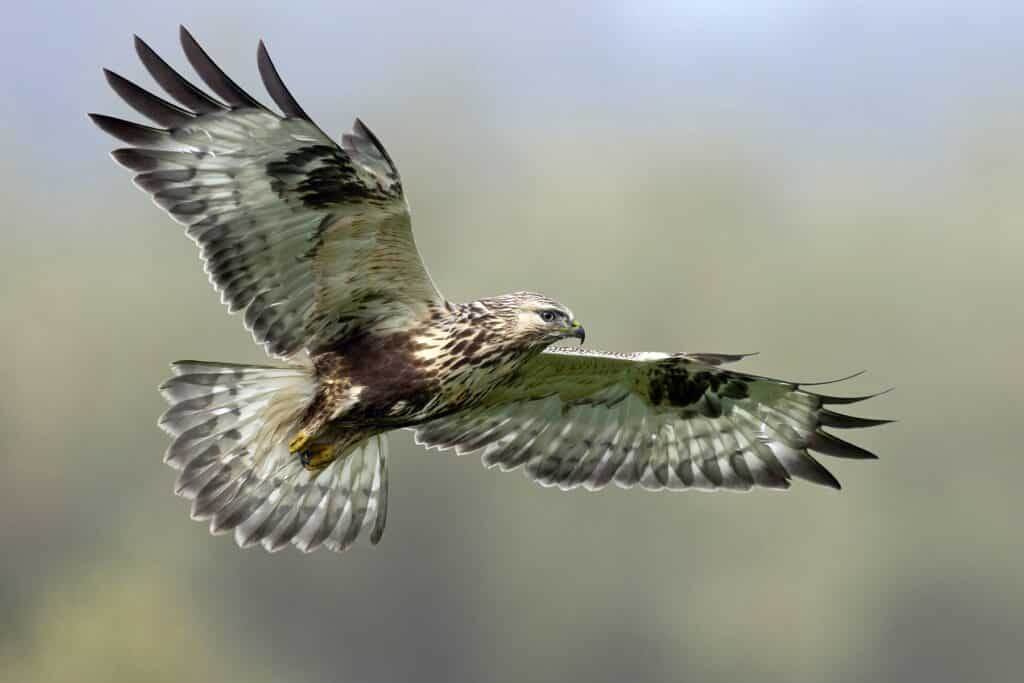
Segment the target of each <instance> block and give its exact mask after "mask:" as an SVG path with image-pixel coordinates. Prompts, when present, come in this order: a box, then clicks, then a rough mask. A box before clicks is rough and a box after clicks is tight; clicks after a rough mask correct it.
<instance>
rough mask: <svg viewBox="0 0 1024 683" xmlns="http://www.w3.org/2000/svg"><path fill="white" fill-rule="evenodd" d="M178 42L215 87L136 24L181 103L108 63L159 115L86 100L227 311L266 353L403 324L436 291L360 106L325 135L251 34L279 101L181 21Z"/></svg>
mask: <svg viewBox="0 0 1024 683" xmlns="http://www.w3.org/2000/svg"><path fill="white" fill-rule="evenodd" d="M181 42H182V46H183V48H184V50H185V54H186V56H187V57H188V59H189V61H190V62H191V64H192V66H193V67H194V68H195V70H196V72H197V73H198V74H199V75H200V76H201V77H202V79H203V80H204V81H205V82H206V84H207V85H208V86H210V89H211V90H213V91H214V92H215V93H216V94H217V95H218V96H220V97H221V98H223V100H224V101H223V102H221V101H218V100H216V99H214V98H213V97H211V96H210V95H208V94H206V93H205V92H203V91H202V90H200V89H199V88H197V87H196V86H195V85H193V84H192V83H190V82H189V81H187V80H186V79H185V78H183V77H182V76H181V75H180V74H178V73H177V72H176V71H175V70H174V69H172V68H171V67H170V66H169V65H168V64H167V63H166V62H164V61H163V59H161V58H160V57H159V56H158V55H157V54H156V53H155V52H154V51H153V50H152V49H151V48H150V47H149V46H148V45H146V44H145V43H144V42H142V40H140V39H138V38H136V41H135V47H136V51H137V52H138V54H139V57H140V59H141V60H142V63H143V65H144V66H145V67H146V69H147V70H148V71H149V73H150V74H151V75H152V76H153V78H154V80H156V81H157V83H159V84H160V85H161V86H162V87H163V89H164V90H166V91H167V93H168V94H169V95H170V96H171V97H173V98H174V99H175V100H177V101H178V102H179V103H180V104H181V105H182V106H178V105H176V104H172V103H170V102H167V101H165V100H163V99H161V98H159V97H157V96H156V95H154V94H152V93H150V92H147V91H146V90H144V89H143V88H141V87H139V86H137V85H135V84H134V83H132V82H131V81H128V80H127V79H125V78H122V77H121V76H118V75H117V74H115V73H113V72H111V71H107V72H106V74H107V80H108V81H109V83H110V85H111V87H112V88H113V89H114V91H115V92H117V94H119V95H120V96H121V97H122V98H123V99H124V100H125V101H126V102H127V103H128V104H129V105H131V106H132V107H133V108H134V109H136V110H137V111H138V112H139V113H141V114H142V115H144V116H146V117H147V118H149V119H151V120H152V121H154V122H155V123H156V124H158V126H160V127H150V126H144V125H140V124H137V123H132V122H129V121H123V120H121V119H117V118H114V117H111V116H103V115H99V114H92V115H91V117H92V119H93V121H94V122H95V123H96V124H97V125H98V126H99V127H100V128H102V129H103V130H104V131H106V132H107V133H110V134H111V135H113V136H114V137H116V138H118V139H119V140H122V141H123V142H126V143H128V145H129V147H126V148H123V149H118V150H115V151H114V152H113V156H114V159H115V160H117V161H118V162H119V163H120V164H122V165H123V166H127V167H128V168H130V169H132V170H133V171H136V172H137V175H136V176H135V184H136V185H138V186H139V187H140V188H142V189H143V190H145V191H146V192H148V193H150V194H151V195H152V197H153V200H154V201H155V202H156V203H157V204H158V205H159V206H161V207H162V208H164V209H165V210H166V211H167V212H168V213H169V214H170V215H171V216H172V217H173V218H174V219H175V220H177V221H178V222H180V223H183V224H184V225H186V226H188V227H187V232H188V235H189V236H190V237H191V238H192V239H193V240H195V242H196V243H197V244H198V245H199V248H200V255H201V256H202V258H203V260H204V262H205V265H206V271H207V273H208V274H209V276H210V281H211V282H212V283H213V285H214V287H215V288H216V289H217V291H219V292H220V294H221V298H222V300H223V301H224V303H225V304H227V305H228V309H229V310H230V311H244V316H245V318H244V319H245V324H246V327H248V328H249V329H250V330H251V331H252V334H253V337H254V338H255V339H256V341H257V342H259V343H262V344H264V345H265V347H266V349H267V351H268V352H270V353H271V354H273V355H276V356H281V357H287V356H291V355H292V354H294V353H296V352H297V351H300V350H302V349H303V348H307V349H316V348H319V347H322V346H326V345H328V344H330V343H331V342H334V341H338V340H340V339H342V338H345V337H346V336H348V335H351V334H354V333H356V332H358V331H360V330H361V329H365V328H372V327H375V326H376V327H384V326H388V325H391V326H399V327H400V326H403V325H405V324H407V322H408V319H409V318H415V317H417V316H418V315H420V314H421V313H422V311H423V309H424V308H425V307H427V306H429V305H431V304H435V303H438V302H440V301H442V298H441V295H440V294H439V293H438V291H437V289H436V288H435V287H434V284H433V282H432V281H431V279H430V276H429V275H428V274H427V270H426V268H425V267H424V265H423V262H422V260H421V259H420V255H419V252H418V251H417V249H416V244H415V241H414V240H413V234H412V226H411V221H410V217H409V210H408V207H407V205H406V202H405V198H404V196H403V193H402V183H401V180H400V179H399V176H398V170H397V169H396V168H395V165H394V163H393V162H392V161H391V157H390V156H388V153H387V152H386V151H385V150H384V147H383V146H382V145H381V143H380V141H379V140H378V139H377V138H376V136H375V135H374V134H373V133H372V132H370V130H369V129H368V128H367V127H366V126H365V125H363V123H362V122H361V121H359V120H358V119H357V120H356V122H355V125H354V126H353V129H352V132H351V133H348V134H346V135H344V136H343V137H342V141H341V145H338V144H336V143H335V142H334V141H332V140H331V139H330V138H329V137H328V136H327V135H325V134H324V133H323V132H322V131H321V130H320V128H318V127H317V126H316V124H314V123H313V122H312V120H311V119H310V118H309V116H308V115H307V114H306V113H305V111H303V110H302V108H301V107H300V106H299V104H298V103H297V102H296V101H295V99H294V98H293V97H292V95H291V93H290V92H289V91H288V89H287V88H286V87H285V85H284V83H283V82H282V81H281V78H280V76H279V75H278V73H277V70H276V69H275V68H274V65H273V63H272V62H271V61H270V56H269V55H268V53H267V51H266V48H265V47H264V46H263V43H260V46H259V50H258V53H257V58H258V66H259V70H260V75H261V76H262V77H263V82H264V84H265V86H266V88H267V91H268V92H269V93H270V95H271V97H272V98H273V99H274V101H275V102H276V103H277V105H278V106H279V107H280V108H281V110H282V112H283V113H284V115H283V116H281V115H278V114H276V113H274V112H272V111H271V110H269V109H268V108H266V107H264V106H263V105H262V104H260V103H259V102H258V101H257V100H256V99H254V98H253V97H252V96H251V95H249V94H248V93H246V92H245V91H244V90H242V89H241V88H240V87H239V86H238V85H237V84H236V83H235V82H234V81H232V80H231V79H230V78H229V77H228V76H227V75H226V74H225V73H224V72H223V71H221V69H220V68H219V67H218V66H217V65H216V64H214V62H213V61H212V60H211V59H210V57H209V56H208V55H207V54H206V52H204V51H203V49H202V48H201V47H200V46H199V44H198V43H196V41H195V40H194V39H193V38H192V36H191V35H190V34H189V33H188V31H186V30H185V29H184V28H182V31H181Z"/></svg>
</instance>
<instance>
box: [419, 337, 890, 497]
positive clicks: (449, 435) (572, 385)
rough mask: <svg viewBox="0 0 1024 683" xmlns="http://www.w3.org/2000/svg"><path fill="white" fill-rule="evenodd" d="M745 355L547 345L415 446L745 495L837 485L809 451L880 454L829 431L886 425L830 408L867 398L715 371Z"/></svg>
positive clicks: (547, 473)
mask: <svg viewBox="0 0 1024 683" xmlns="http://www.w3.org/2000/svg"><path fill="white" fill-rule="evenodd" d="M739 358H742V356H729V355H722V354H674V355H669V354H663V353H637V354H612V353H601V352H594V351H583V350H576V349H550V350H548V351H547V352H545V353H542V354H540V355H538V356H537V357H536V358H535V359H534V360H532V361H530V362H529V363H528V364H527V365H526V366H524V368H523V369H522V370H521V371H520V372H519V373H518V374H517V375H515V377H514V378H513V379H512V381H511V382H509V383H508V384H506V385H504V386H501V387H499V388H498V389H496V390H495V391H494V392H493V393H492V394H491V395H490V396H489V397H488V399H487V401H486V403H485V405H483V406H482V407H480V408H478V409H475V410H472V411H467V412H465V413H459V414H456V415H453V416H451V417H446V418H443V419H440V420H436V421H433V422H428V423H426V424H424V425H422V426H420V427H418V428H417V430H416V440H417V442H418V443H420V444H423V445H426V446H428V447H436V448H439V449H448V448H454V449H456V452H457V453H460V454H461V453H466V452H471V451H476V450H479V449H483V461H484V464H485V465H487V466H488V467H495V466H497V467H500V468H501V469H502V470H506V471H507V470H512V469H516V468H517V467H520V466H525V468H526V474H527V476H529V477H530V478H532V479H535V480H536V481H538V482H539V483H541V484H543V485H545V486H559V487H561V488H562V489H571V488H574V487H577V486H580V485H583V486H585V487H587V488H588V489H600V488H602V487H604V486H605V485H606V484H608V483H609V482H612V481H614V482H615V483H616V484H618V485H620V486H622V487H624V488H628V487H631V486H633V485H634V484H637V483H639V484H640V485H641V486H642V487H644V488H646V489H651V490H659V489H666V488H667V489H671V490H679V489H688V488H697V489H706V490H715V489H732V490H744V491H745V490H748V489H750V488H752V487H754V486H764V487H769V488H788V487H789V483H790V479H791V478H793V477H799V478H801V479H806V480H808V481H811V482H814V483H816V484H823V485H825V486H831V487H834V488H839V482H838V481H836V479H835V477H833V476H832V474H831V473H829V471H828V470H826V469H825V468H824V467H823V466H822V465H821V464H820V463H819V462H818V461H817V460H816V459H815V458H814V457H813V456H812V455H811V454H810V452H809V451H815V452H818V453H824V454H826V455H833V456H839V457H847V458H874V457H875V456H874V455H873V454H871V453H869V452H868V451H865V450H863V449H861V448H859V447H857V446H854V445H852V444H849V443H847V442H845V441H842V440H840V439H838V438H836V437H835V436H832V435H830V434H828V433H826V432H825V431H823V427H834V428H848V427H870V426H873V425H878V424H884V423H885V422H887V420H869V419H864V418H857V417H851V416H847V415H841V414H839V413H836V412H833V411H831V410H829V409H828V408H827V406H829V405H831V404H840V403H853V402H856V401H859V400H863V399H866V398H870V397H869V396H862V397H854V398H837V397H829V396H823V395H820V394H816V393H812V392H809V391H805V390H803V389H802V388H801V387H800V385H799V384H797V383H793V382H783V381H780V380H774V379H769V378H766V377H758V376H755V375H748V374H744V373H739V372H733V371H729V370H725V369H723V368H721V367H720V365H721V364H722V363H726V362H731V361H735V360H738V359H739Z"/></svg>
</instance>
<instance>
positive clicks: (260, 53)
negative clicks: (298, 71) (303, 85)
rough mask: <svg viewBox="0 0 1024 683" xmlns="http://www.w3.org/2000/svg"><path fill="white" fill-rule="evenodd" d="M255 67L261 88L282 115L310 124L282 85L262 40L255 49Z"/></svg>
mask: <svg viewBox="0 0 1024 683" xmlns="http://www.w3.org/2000/svg"><path fill="white" fill-rule="evenodd" d="M256 66H257V68H258V69H259V72H260V77H261V78H262V79H263V87H265V88H266V89H267V92H268V93H270V98H271V99H272V100H274V102H275V103H276V104H277V106H278V107H280V108H281V111H282V112H284V115H285V116H291V117H295V118H299V119H304V120H306V121H309V122H310V123H312V119H310V118H309V115H308V114H307V113H306V112H305V111H304V110H303V109H302V107H301V106H299V103H298V101H296V99H295V97H294V96H293V95H292V93H291V91H290V90H288V87H287V86H286V85H285V84H284V80H283V79H282V78H281V74H280V73H278V71H277V67H276V66H274V61H273V60H272V59H271V58H270V52H269V51H268V50H267V45H266V43H264V42H263V40H262V39H260V42H259V45H258V46H257V47H256Z"/></svg>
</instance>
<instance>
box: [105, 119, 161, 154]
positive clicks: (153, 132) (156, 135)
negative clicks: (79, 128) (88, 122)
mask: <svg viewBox="0 0 1024 683" xmlns="http://www.w3.org/2000/svg"><path fill="white" fill-rule="evenodd" d="M88 116H89V118H90V119H92V122H93V123H94V124H96V125H97V126H98V127H99V128H100V129H101V130H102V131H103V132H104V133H107V134H108V135H112V136H114V137H115V138H117V139H118V140H121V141H122V142H127V143H128V144H129V145H143V146H145V145H154V144H155V145H157V146H159V145H160V144H161V143H162V142H164V139H165V138H166V137H167V135H168V133H167V131H166V130H164V129H162V128H153V127H151V126H144V125H142V124H141V123H134V122H132V121H125V120H124V119H119V118H116V117H113V116H107V115H106V114H89V115H88Z"/></svg>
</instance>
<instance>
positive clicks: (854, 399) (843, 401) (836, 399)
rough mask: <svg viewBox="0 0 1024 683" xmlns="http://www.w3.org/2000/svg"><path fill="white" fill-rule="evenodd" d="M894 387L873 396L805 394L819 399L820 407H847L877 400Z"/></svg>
mask: <svg viewBox="0 0 1024 683" xmlns="http://www.w3.org/2000/svg"><path fill="white" fill-rule="evenodd" d="M893 389H895V387H889V388H888V389H885V390H883V391H879V392H876V393H874V394H867V395H865V396H826V395H825V394H815V393H812V392H807V394H808V395H810V396H814V397H815V398H817V399H819V400H820V401H821V403H822V405H849V404H850V403H859V402H861V401H867V400H868V399H869V398H877V397H878V396H884V395H885V394H888V393H889V392H890V391H892V390H893Z"/></svg>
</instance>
